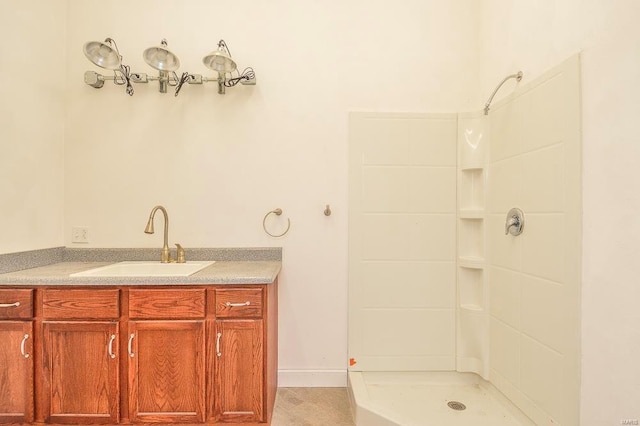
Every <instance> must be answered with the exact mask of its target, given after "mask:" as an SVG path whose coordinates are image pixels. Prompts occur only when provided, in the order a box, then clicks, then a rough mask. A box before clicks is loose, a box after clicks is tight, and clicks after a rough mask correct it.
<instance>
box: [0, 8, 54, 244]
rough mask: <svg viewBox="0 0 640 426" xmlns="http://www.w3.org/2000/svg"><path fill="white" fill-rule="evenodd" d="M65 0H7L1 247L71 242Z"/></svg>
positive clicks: (3, 16)
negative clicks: (67, 227)
mask: <svg viewBox="0 0 640 426" xmlns="http://www.w3.org/2000/svg"><path fill="white" fill-rule="evenodd" d="M65 5H66V2H65V1H63V0H53V1H47V2H38V1H17V0H1V1H0V10H2V13H0V37H1V38H2V43H1V44H2V49H1V53H0V153H1V154H0V200H2V201H1V204H0V206H1V207H0V253H12V252H18V251H25V250H34V249H43V248H50V247H59V246H62V245H64V238H63V222H64V127H65V105H66V104H65V97H64V88H65V71H66V43H65V22H66V7H65Z"/></svg>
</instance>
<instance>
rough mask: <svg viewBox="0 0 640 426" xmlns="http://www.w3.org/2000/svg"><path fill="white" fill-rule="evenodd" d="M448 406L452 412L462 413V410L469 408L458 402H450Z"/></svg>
mask: <svg viewBox="0 0 640 426" xmlns="http://www.w3.org/2000/svg"><path fill="white" fill-rule="evenodd" d="M447 405H448V406H449V408H451V409H452V410H456V411H462V410H464V409H466V408H467V406H466V405H464V404H463V403H462V402H458V401H449V402H447Z"/></svg>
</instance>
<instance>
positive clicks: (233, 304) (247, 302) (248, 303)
mask: <svg viewBox="0 0 640 426" xmlns="http://www.w3.org/2000/svg"><path fill="white" fill-rule="evenodd" d="M226 305H227V306H229V307H230V308H234V307H235V308H238V307H240V306H249V305H251V302H249V301H248V300H247V301H246V302H243V303H231V302H227V303H226Z"/></svg>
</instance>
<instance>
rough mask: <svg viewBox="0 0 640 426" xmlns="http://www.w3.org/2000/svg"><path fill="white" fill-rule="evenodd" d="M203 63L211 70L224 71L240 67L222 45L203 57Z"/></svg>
mask: <svg viewBox="0 0 640 426" xmlns="http://www.w3.org/2000/svg"><path fill="white" fill-rule="evenodd" d="M202 63H204V65H205V66H206V67H207V68H209V69H211V70H214V71H218V72H223V73H226V72H232V71H235V70H236V69H237V68H238V67H237V66H236V63H235V61H234V60H233V59H231V56H230V55H229V53H227V51H226V50H225V49H224V47H222V46H220V47H219V48H218V49H217V50H214V51H213V52H211V53H209V54H208V55H207V56H205V57H204V58H202Z"/></svg>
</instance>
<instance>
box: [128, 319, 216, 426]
mask: <svg viewBox="0 0 640 426" xmlns="http://www.w3.org/2000/svg"><path fill="white" fill-rule="evenodd" d="M129 392H130V394H129V410H130V418H131V420H132V421H134V422H162V423H168V422H203V421H204V399H205V375H204V321H169V320H167V321H132V322H130V323H129Z"/></svg>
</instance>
